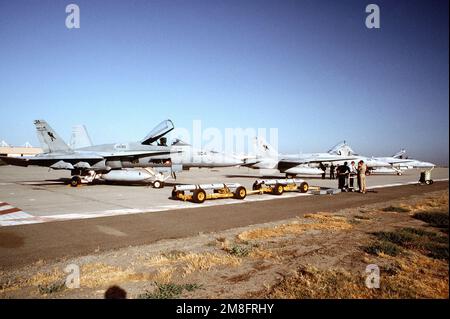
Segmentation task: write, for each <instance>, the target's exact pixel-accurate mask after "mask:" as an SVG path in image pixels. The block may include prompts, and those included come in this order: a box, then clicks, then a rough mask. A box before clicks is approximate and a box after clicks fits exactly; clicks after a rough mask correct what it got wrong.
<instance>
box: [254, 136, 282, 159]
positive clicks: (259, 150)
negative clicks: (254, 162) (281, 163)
mask: <svg viewBox="0 0 450 319" xmlns="http://www.w3.org/2000/svg"><path fill="white" fill-rule="evenodd" d="M253 146H254V150H255V155H256V157H257V158H278V151H277V150H276V149H274V148H273V147H272V146H271V145H270V144H269V143H267V142H266V141H265V140H264V139H263V138H262V137H255V139H254V141H253Z"/></svg>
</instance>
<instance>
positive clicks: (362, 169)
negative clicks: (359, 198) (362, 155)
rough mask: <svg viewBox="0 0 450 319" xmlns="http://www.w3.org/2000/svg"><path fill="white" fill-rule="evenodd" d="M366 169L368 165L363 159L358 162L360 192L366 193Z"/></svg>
mask: <svg viewBox="0 0 450 319" xmlns="http://www.w3.org/2000/svg"><path fill="white" fill-rule="evenodd" d="M366 171H367V165H366V164H365V163H364V161H363V160H361V161H359V163H358V182H359V192H360V193H363V194H365V193H366Z"/></svg>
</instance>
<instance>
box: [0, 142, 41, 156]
mask: <svg viewBox="0 0 450 319" xmlns="http://www.w3.org/2000/svg"><path fill="white" fill-rule="evenodd" d="M39 153H42V149H41V148H39V147H33V146H32V145H31V144H30V143H28V142H26V143H25V144H24V145H23V146H10V145H9V144H8V143H6V142H5V141H1V142H0V156H15V157H17V156H30V155H36V154H39Z"/></svg>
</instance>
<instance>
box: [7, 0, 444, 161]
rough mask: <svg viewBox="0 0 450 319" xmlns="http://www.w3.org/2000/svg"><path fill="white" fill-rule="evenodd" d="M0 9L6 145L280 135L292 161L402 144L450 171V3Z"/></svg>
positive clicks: (13, 5) (382, 151) (98, 4)
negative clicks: (223, 133)
mask: <svg viewBox="0 0 450 319" xmlns="http://www.w3.org/2000/svg"><path fill="white" fill-rule="evenodd" d="M72 2H73V3H76V4H78V5H79V7H80V11H81V28H80V29H72V30H69V29H67V28H66V27H65V19H66V16H67V13H66V12H65V7H66V5H67V4H69V3H71V2H70V1H55V0H49V1H42V0H39V1H31V0H29V1H5V0H0V75H1V76H0V139H5V140H6V141H8V142H9V143H10V144H16V145H20V144H23V143H24V142H25V141H30V142H31V143H32V144H37V139H36V137H35V133H34V127H33V125H32V121H33V120H34V119H46V120H47V121H48V122H49V123H50V124H51V125H52V127H53V128H54V129H55V130H56V131H58V133H59V134H60V135H61V136H63V137H64V138H66V139H67V140H68V139H69V136H70V131H71V126H72V125H74V124H85V125H86V126H87V127H88V128H89V132H90V135H91V137H92V139H93V140H94V142H95V143H105V142H114V141H118V140H120V141H127V140H139V139H140V138H142V137H143V136H145V135H146V134H147V133H148V131H149V130H150V129H151V128H152V127H153V126H154V125H156V124H157V123H158V122H159V121H161V120H163V119H165V118H171V119H172V120H173V121H174V123H175V125H176V126H178V127H185V128H188V129H190V128H192V121H193V120H196V119H200V120H202V125H203V127H205V128H206V127H217V128H219V129H221V130H223V129H225V128H227V127H231V128H234V127H242V128H247V127H253V128H259V127H266V128H271V127H276V128H278V129H279V138H280V140H279V150H280V151H282V152H284V153H292V152H299V151H303V152H316V151H326V150H328V149H329V148H330V147H331V146H333V145H334V144H335V143H337V142H338V141H341V140H347V141H348V142H349V143H350V145H351V146H352V147H353V148H354V149H355V150H356V151H357V152H359V153H362V154H365V155H380V156H381V155H390V154H393V153H395V152H397V151H398V150H399V149H400V148H402V147H404V148H406V149H407V150H408V153H409V154H410V155H411V156H413V157H415V158H419V159H422V160H430V161H434V162H438V163H443V164H448V143H449V138H448V136H449V135H448V116H449V114H448V112H449V104H448V103H449V93H448V86H449V75H448V70H449V65H448V61H449V60H448V56H449V47H448V39H449V34H448V32H449V23H448V1H437V0H434V1H373V2H374V3H376V4H378V5H379V6H380V9H381V29H378V30H374V29H371V30H369V29H367V28H366V27H365V24H364V21H365V17H366V15H367V14H366V13H365V7H366V5H367V4H369V3H372V2H369V1H367V2H366V1H356V0H355V1H345V0H343V1H287V0H284V1H264V0H257V1H250V0H241V1H232V0H226V1H224V0H223V1H218V0H209V1H191V0H185V1H181V0H179V1H172V0H167V1H99V0H90V1H76V0H75V1H72Z"/></svg>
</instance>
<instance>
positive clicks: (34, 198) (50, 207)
mask: <svg viewBox="0 0 450 319" xmlns="http://www.w3.org/2000/svg"><path fill="white" fill-rule="evenodd" d="M448 174H449V172H448V168H435V169H434V170H433V172H432V178H433V180H435V181H448V176H449V175H448ZM419 175H420V171H419V170H408V171H406V172H405V173H404V174H403V175H401V176H397V175H372V176H369V177H368V178H367V185H368V188H369V189H376V188H380V187H388V186H399V185H408V184H414V183H417V181H418V179H419ZM276 177H278V178H284V176H283V175H281V174H278V175H270V176H262V175H261V171H259V170H253V169H250V168H244V167H240V168H220V169H191V170H189V171H183V172H181V173H178V175H177V179H176V180H173V179H170V180H168V181H167V182H166V186H165V187H164V188H163V189H155V188H152V187H151V186H146V185H117V184H103V183H101V184H93V185H92V184H91V185H82V186H80V187H71V186H69V185H67V183H68V181H69V179H70V173H69V172H67V171H54V170H50V171H49V170H48V169H47V168H41V167H15V166H0V227H1V226H16V225H23V224H32V223H42V222H49V221H61V220H73V219H85V218H98V217H107V216H118V215H130V214H142V213H163V212H167V211H171V210H175V209H188V208H198V207H199V205H201V206H202V207H209V206H223V205H230V204H244V203H249V202H257V201H273V200H282V199H286V198H291V197H302V196H312V195H310V194H301V193H297V192H291V193H285V194H283V195H282V196H274V195H270V194H265V195H253V196H248V197H247V198H245V199H244V200H236V199H221V200H208V201H206V202H205V203H203V204H195V203H191V202H183V201H179V200H174V199H172V198H171V192H172V188H173V186H174V185H176V184H200V183H221V182H232V183H240V184H241V185H243V186H245V187H246V188H247V189H251V187H252V184H253V182H254V181H255V180H256V179H261V178H276ZM326 177H327V178H326V179H321V178H320V177H304V178H302V177H299V178H302V179H304V180H305V181H307V182H308V183H309V185H310V186H320V187H326V188H336V187H337V180H330V179H329V176H328V175H327V176H326Z"/></svg>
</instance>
